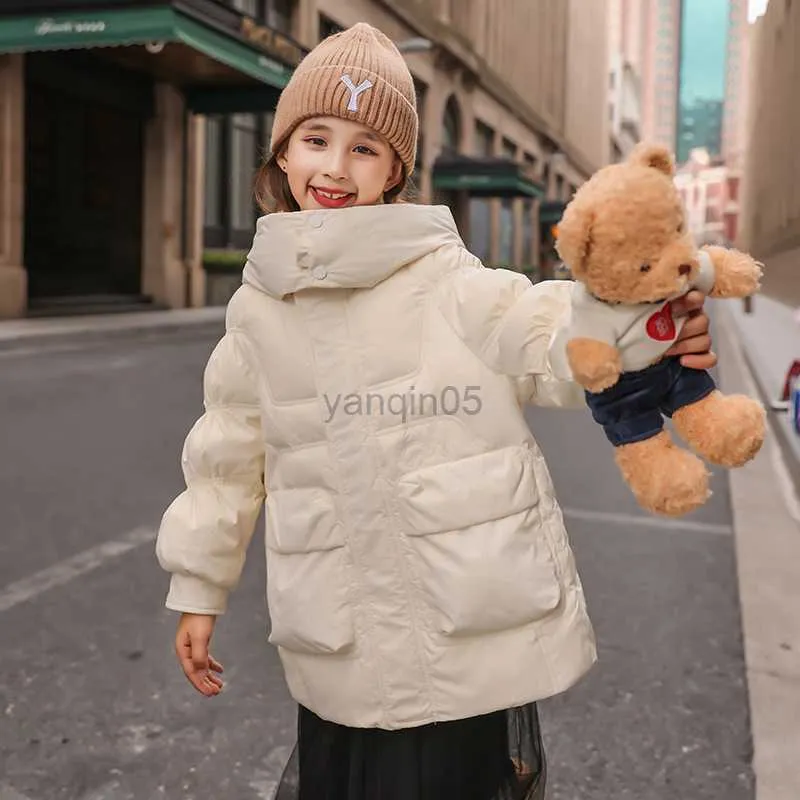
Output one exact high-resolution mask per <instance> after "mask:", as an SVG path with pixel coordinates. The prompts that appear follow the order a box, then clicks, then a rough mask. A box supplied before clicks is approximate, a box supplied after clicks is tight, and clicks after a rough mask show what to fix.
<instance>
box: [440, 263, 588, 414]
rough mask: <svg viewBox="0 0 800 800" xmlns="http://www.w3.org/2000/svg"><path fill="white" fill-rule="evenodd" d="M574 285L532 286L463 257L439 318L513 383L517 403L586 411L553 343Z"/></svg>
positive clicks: (444, 288)
mask: <svg viewBox="0 0 800 800" xmlns="http://www.w3.org/2000/svg"><path fill="white" fill-rule="evenodd" d="M572 287H573V283H572V281H564V280H548V281H542V282H540V283H535V284H532V283H531V282H530V280H529V279H528V278H527V277H526V276H525V275H522V274H521V273H519V272H514V271H513V270H507V269H490V268H487V267H484V265H483V264H482V263H481V262H480V260H479V259H478V258H476V257H475V256H473V255H472V254H471V253H469V252H468V251H462V253H461V256H460V264H459V265H458V267H457V268H456V269H455V270H453V271H452V272H451V273H450V274H449V275H448V276H447V278H446V279H445V280H444V281H442V283H441V284H440V286H439V292H440V296H439V302H440V307H441V308H442V311H443V313H444V314H445V316H446V317H447V319H448V321H449V322H450V325H451V326H452V327H453V329H454V330H455V332H456V334H457V335H458V336H459V338H461V340H462V341H463V342H464V343H465V344H466V345H467V346H468V347H469V348H470V349H471V350H472V351H473V352H474V353H475V354H476V355H477V356H478V357H479V358H480V359H481V360H482V361H483V362H484V363H485V364H486V365H487V366H488V367H489V368H490V369H492V370H493V371H495V372H497V373H499V374H501V375H507V376H509V377H510V378H512V379H514V380H515V383H516V385H517V395H518V397H519V399H520V401H521V402H525V403H531V404H534V405H542V406H555V407H562V408H582V407H584V406H585V400H584V397H585V395H584V391H583V388H582V387H581V386H580V385H579V384H578V383H576V382H575V381H574V380H573V379H572V373H571V370H570V369H569V366H568V364H567V363H566V358H565V356H564V354H563V353H560V348H559V347H558V346H557V343H556V334H557V332H558V330H559V329H560V328H561V327H563V326H565V325H568V324H569V321H570V297H571V293H572Z"/></svg>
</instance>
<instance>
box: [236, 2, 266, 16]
mask: <svg viewBox="0 0 800 800" xmlns="http://www.w3.org/2000/svg"><path fill="white" fill-rule="evenodd" d="M231 5H232V6H233V7H234V8H235V9H236V10H237V11H241V12H242V13H243V14H249V15H250V16H251V17H256V16H258V5H259V3H258V0H232V2H231Z"/></svg>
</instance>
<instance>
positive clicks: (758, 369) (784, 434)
mask: <svg viewBox="0 0 800 800" xmlns="http://www.w3.org/2000/svg"><path fill="white" fill-rule="evenodd" d="M726 312H727V315H728V319H729V321H730V324H731V326H732V328H733V330H734V331H735V333H736V336H737V338H738V340H739V346H740V349H741V353H742V356H743V358H744V360H745V363H746V364H747V368H748V369H749V370H750V373H751V375H752V376H753V382H754V383H755V386H756V389H757V390H758V393H759V395H760V399H761V401H762V403H763V404H764V407H765V408H766V411H767V417H768V418H769V421H770V424H771V427H772V429H773V430H774V432H775V438H776V441H777V442H778V445H779V447H780V450H781V452H782V454H783V458H784V461H785V462H786V468H787V470H788V472H789V477H790V478H791V479H792V482H793V484H794V489H795V492H796V493H797V494H798V495H800V435H798V434H797V433H796V432H795V431H794V429H793V428H792V424H791V422H790V419H789V413H788V412H787V411H776V410H774V409H773V408H771V404H772V403H773V402H774V400H775V396H776V395H775V393H776V386H775V385H774V379H773V377H774V376H771V375H769V374H767V371H766V370H765V369H764V367H763V366H762V364H761V362H760V360H759V358H758V353H757V352H756V351H755V347H754V346H753V343H752V342H751V341H750V339H749V338H748V337H747V336H746V335H745V331H744V330H743V329H742V326H741V325H740V323H739V319H738V317H737V315H736V314H735V313H732V312H731V311H730V309H726Z"/></svg>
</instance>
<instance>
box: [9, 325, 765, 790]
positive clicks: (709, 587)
mask: <svg viewBox="0 0 800 800" xmlns="http://www.w3.org/2000/svg"><path fill="white" fill-rule="evenodd" d="M213 345H214V341H213V340H212V339H211V338H209V337H208V336H207V335H205V334H204V335H201V336H200V337H199V338H198V335H197V334H193V333H192V332H191V331H187V332H184V333H181V334H172V335H161V336H159V337H155V336H153V337H150V338H148V339H141V338H131V339H130V340H117V341H113V342H105V343H104V342H99V341H95V342H85V343H78V344H76V345H74V346H69V345H64V344H61V345H58V346H54V345H49V346H44V347H42V348H41V349H36V350H33V351H30V352H22V353H0V452H2V455H3V458H2V459H0V508H2V511H3V514H2V518H1V519H2V523H1V524H2V533H1V534H0V641H1V642H2V645H3V647H2V669H1V670H0V800H128V799H130V800H151V798H152V799H153V800H155V799H156V798H170V800H172V798H176V799H179V800H211V798H214V800H217V799H218V798H225V800H256V799H258V798H263V799H265V800H266V798H270V797H271V793H272V791H273V788H274V784H275V780H276V778H277V775H278V773H279V771H280V768H281V765H282V763H283V760H284V759H285V758H286V756H287V755H288V750H289V746H290V745H291V743H292V740H293V735H294V725H295V715H294V707H293V705H292V702H291V700H290V698H289V697H288V695H287V692H286V688H285V685H284V683H283V677H282V674H281V670H280V666H279V662H278V659H277V656H276V654H275V653H274V651H273V650H272V648H271V647H269V646H268V645H267V644H266V643H265V636H266V628H267V625H268V621H267V617H266V610H265V603H264V584H263V580H264V577H263V576H264V550H263V543H262V540H261V538H260V537H259V536H258V535H257V536H256V537H254V543H253V545H252V548H251V551H250V554H249V558H248V562H247V565H246V567H245V573H244V577H243V580H242V583H241V585H240V588H239V591H238V592H237V593H236V594H235V595H234V597H233V599H232V602H231V608H230V611H229V614H228V615H226V616H225V617H224V618H223V620H222V621H221V622H220V624H219V625H218V628H217V633H216V635H215V643H214V647H213V652H214V653H215V654H216V656H217V657H218V658H219V659H220V660H221V661H223V663H224V664H225V666H226V678H227V681H228V689H227V691H226V692H225V693H223V694H222V695H221V696H220V697H217V698H214V699H211V700H208V699H204V698H202V697H200V696H199V695H198V694H196V693H195V692H194V691H193V690H192V689H191V688H190V686H189V684H188V683H187V682H186V680H185V678H184V677H183V676H182V674H181V673H180V670H179V668H178V666H177V664H176V663H175V661H174V658H173V655H172V637H173V632H174V625H175V621H176V616H175V615H174V614H173V613H172V612H169V611H167V610H165V609H164V608H163V600H164V596H165V592H166V587H167V576H166V575H165V574H164V573H162V572H161V571H160V569H159V568H158V566H157V563H156V560H155V555H154V549H153V540H154V536H155V530H156V528H157V525H158V521H159V519H160V516H161V514H162V512H163V510H164V508H165V507H166V505H167V504H168V503H169V502H170V500H171V499H172V498H173V497H174V496H175V494H176V493H177V492H178V491H180V489H181V487H182V481H181V474H180V465H179V456H180V448H181V445H182V442H183V439H184V437H185V435H186V433H187V431H188V429H189V427H190V426H191V424H192V423H193V422H194V420H195V419H196V417H197V416H198V414H199V413H200V412H201V400H202V398H201V376H202V368H203V365H204V363H205V360H206V359H207V357H208V355H209V353H210V352H211V349H212V347H213ZM530 423H531V425H532V427H533V430H534V432H535V434H536V435H537V438H538V439H539V441H540V443H541V445H542V448H543V449H544V451H545V454H546V455H547V456H548V457H549V460H550V466H551V471H552V473H553V477H554V481H555V484H556V489H557V492H558V495H559V499H560V501H561V504H562V506H563V507H564V508H565V510H566V512H565V513H566V517H567V522H568V524H569V530H570V535H571V539H572V542H573V546H574V549H575V553H576V558H577V560H578V566H579V569H580V571H581V575H582V578H583V582H584V587H585V590H586V594H587V599H588V602H589V607H590V612H591V615H592V617H593V620H594V623H595V626H596V632H597V636H598V645H599V654H600V660H599V663H598V664H597V666H596V667H595V668H594V670H593V671H592V672H591V673H590V674H589V675H588V676H587V678H586V679H585V680H584V681H583V682H582V683H581V684H580V685H579V686H578V687H576V688H575V689H573V690H572V691H571V692H570V693H568V694H567V695H564V696H561V697H557V698H552V699H550V700H548V701H545V702H544V703H542V706H541V714H542V721H543V726H544V734H545V744H546V749H547V754H548V761H549V765H550V791H549V794H548V798H549V800H601V799H602V800H607V799H608V798H612V797H613V798H615V800H675V798H691V800H718V799H719V800H722V798H724V800H751V798H753V796H754V794H753V778H752V774H751V771H750V766H749V765H750V759H751V738H750V729H749V720H748V711H747V708H748V703H747V688H746V683H745V677H744V675H745V673H744V656H743V647H742V636H741V623H740V614H739V601H738V594H737V586H736V569H735V554H734V542H733V537H732V535H731V528H730V525H731V514H730V508H729V497H728V489H727V483H726V482H725V481H724V480H723V479H721V478H718V477H717V478H715V482H714V489H715V494H714V497H713V498H712V500H711V502H710V503H709V504H708V505H707V506H706V507H705V508H704V509H703V510H702V511H701V512H699V513H697V514H696V515H694V516H693V517H691V518H690V519H687V520H685V521H684V522H682V523H680V524H671V523H665V522H663V521H661V520H654V519H653V518H650V517H647V516H645V515H643V514H641V513H640V512H639V511H638V509H637V507H636V504H635V503H634V501H633V499H632V497H631V496H630V495H629V493H628V490H627V489H626V488H625V487H624V485H623V484H622V482H621V480H620V478H619V477H618V475H617V473H616V470H615V468H614V465H613V462H612V460H611V454H610V452H609V447H610V445H608V444H607V443H606V441H605V439H604V438H603V436H602V432H601V431H599V430H598V429H597V428H596V427H595V426H594V424H593V423H592V422H591V419H590V418H589V415H588V413H586V412H580V411H574V412H573V411H570V412H568V411H550V410H547V411H546V410H541V409H537V410H534V411H532V413H531V414H530ZM259 524H261V523H259Z"/></svg>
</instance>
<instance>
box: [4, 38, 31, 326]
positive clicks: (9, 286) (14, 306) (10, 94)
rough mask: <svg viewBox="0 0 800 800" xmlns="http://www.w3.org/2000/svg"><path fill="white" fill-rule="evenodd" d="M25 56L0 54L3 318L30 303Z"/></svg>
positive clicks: (20, 311)
mask: <svg viewBox="0 0 800 800" xmlns="http://www.w3.org/2000/svg"><path fill="white" fill-rule="evenodd" d="M23 58H24V56H22V55H17V54H14V55H0V318H9V317H21V316H24V315H25V310H26V308H27V305H28V273H27V271H26V269H25V267H24V266H23V253H22V249H23V216H24V213H25V187H24V183H25V72H24V69H23V64H24V62H23Z"/></svg>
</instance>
